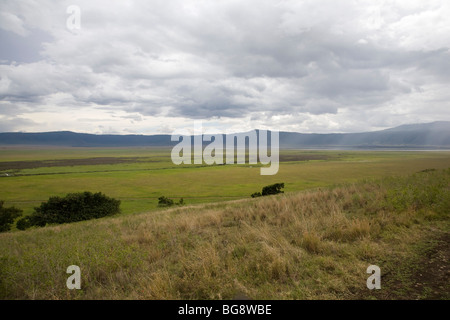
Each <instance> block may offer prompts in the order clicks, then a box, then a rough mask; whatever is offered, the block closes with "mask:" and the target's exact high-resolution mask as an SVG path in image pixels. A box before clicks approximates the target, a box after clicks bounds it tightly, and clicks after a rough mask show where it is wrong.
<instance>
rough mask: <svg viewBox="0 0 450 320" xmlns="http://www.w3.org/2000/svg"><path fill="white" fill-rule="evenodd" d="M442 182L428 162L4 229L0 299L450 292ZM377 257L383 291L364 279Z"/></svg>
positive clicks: (447, 203) (446, 196)
mask: <svg viewBox="0 0 450 320" xmlns="http://www.w3.org/2000/svg"><path fill="white" fill-rule="evenodd" d="M358 156H359V157H358V159H361V157H362V158H364V157H363V156H361V155H358ZM390 156H392V155H385V156H384V157H383V159H385V160H383V161H381V162H380V164H384V166H381V169H380V168H379V170H380V172H384V173H386V171H385V170H386V167H387V168H390V169H391V168H393V167H395V166H393V165H392V163H391V161H392V160H389V159H387V158H390ZM355 157H356V156H355ZM394 158H395V157H394ZM358 161H360V160H358ZM410 161H411V162H409V161H405V163H406V164H408V165H405V166H404V167H406V168H408V170H412V169H414V170H418V169H421V168H424V166H427V167H430V163H433V164H435V165H437V164H439V163H441V162H439V161H437V160H436V159H435V160H433V161H436V162H430V160H428V161H425V160H423V159H421V158H420V157H418V158H415V157H412V159H410ZM416 161H418V163H416ZM424 161H425V162H424ZM342 163H343V164H345V161H342ZM356 163H359V162H356ZM318 164H320V162H318V163H317V164H316V165H313V166H311V167H312V168H315V170H317V172H318V171H320V170H319V169H318V168H317V165H318ZM323 164H325V163H323ZM389 164H390V165H389ZM419 164H420V165H419ZM336 166H337V163H334V164H333V167H336ZM347 166H349V164H347ZM293 167H295V166H294V165H293ZM299 167H300V168H301V165H299ZM343 167H344V168H345V167H346V166H343ZM319 168H320V167H319ZM199 170H201V169H199ZM231 170H233V169H231ZM236 170H237V169H236ZM311 170H312V169H311ZM348 170H350V169H348ZM194 171H195V170H194ZM181 172H182V173H184V174H186V175H188V174H189V172H190V171H187V172H185V171H183V169H181ZM212 172H215V171H212ZM219 172H220V171H219ZM332 172H333V171H332V170H331V169H328V171H327V173H328V174H331V173H332ZM348 172H349V171H348ZM356 172H357V173H358V172H363V171H362V169H359V170H356ZM339 173H340V174H342V173H341V171H339ZM403 173H404V171H403ZM172 174H174V175H175V173H172ZM178 174H181V173H178ZM222 174H223V173H222ZM372 174H373V173H372ZM305 175H306V174H305ZM167 176H170V174H167ZM368 177H371V176H370V175H369V176H368ZM324 178H325V176H324ZM352 178H354V177H352ZM197 179H199V178H197ZM335 179H336V178H335ZM355 179H356V178H355ZM5 180H7V179H5ZM60 181H62V180H60ZM226 181H229V180H226ZM334 181H336V180H334ZM330 182H331V181H330ZM196 187H197V186H196V185H194V184H193V185H192V187H191V188H193V189H195V188H196ZM196 190H198V189H196ZM449 190H450V169H447V170H427V171H425V172H419V173H416V174H413V175H398V176H395V177H386V178H377V179H370V181H368V180H366V181H359V182H355V183H354V182H347V183H342V184H341V185H339V186H333V187H331V186H330V187H321V188H316V189H314V190H305V191H299V192H289V193H285V194H281V195H276V196H269V197H262V198H255V199H251V198H250V199H249V198H248V197H247V199H242V200H236V201H228V202H220V203H209V204H198V205H188V206H184V207H177V208H169V209H160V210H158V211H154V212H147V213H137V214H128V215H126V214H125V215H124V214H122V215H117V216H113V217H107V218H101V219H97V220H90V221H82V222H77V223H71V224H62V225H55V226H46V227H43V228H32V229H30V230H26V231H20V232H19V231H16V232H5V233H2V234H0V299H233V298H236V297H247V298H251V299H449V298H450V288H449V285H448V282H446V281H445V274H446V273H447V272H448V264H447V262H446V260H445V256H444V259H442V258H441V255H442V254H446V253H448V244H449V242H448V239H449V234H450V233H449V232H450V226H449V212H450V192H449ZM191 192H192V191H191ZM433 257H437V258H436V259H434V258H433ZM372 264H375V265H377V266H379V267H380V268H381V272H382V280H381V281H382V283H381V290H372V291H371V290H368V289H367V287H366V279H367V277H368V274H367V273H366V269H367V267H368V266H369V265H372ZM70 265H77V266H79V267H80V269H81V289H80V290H69V289H68V288H67V287H66V280H67V278H68V276H69V275H68V274H67V273H66V269H67V267H68V266H70ZM422 275H423V276H424V277H422ZM440 275H441V276H440Z"/></svg>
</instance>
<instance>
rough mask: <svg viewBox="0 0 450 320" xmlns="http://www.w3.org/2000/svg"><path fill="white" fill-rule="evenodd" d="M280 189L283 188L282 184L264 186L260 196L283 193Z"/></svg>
mask: <svg viewBox="0 0 450 320" xmlns="http://www.w3.org/2000/svg"><path fill="white" fill-rule="evenodd" d="M282 188H284V183H275V184H272V185H270V186H265V187H264V188H263V189H262V195H263V196H269V195H271V194H278V193H283V191H281V189H282Z"/></svg>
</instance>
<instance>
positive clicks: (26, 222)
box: [16, 217, 31, 230]
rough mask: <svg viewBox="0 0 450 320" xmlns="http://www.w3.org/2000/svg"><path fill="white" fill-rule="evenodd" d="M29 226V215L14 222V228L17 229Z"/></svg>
mask: <svg viewBox="0 0 450 320" xmlns="http://www.w3.org/2000/svg"><path fill="white" fill-rule="evenodd" d="M29 227H31V220H30V217H23V218H21V219H19V220H18V221H17V222H16V228H17V229H19V230H25V229H28V228H29Z"/></svg>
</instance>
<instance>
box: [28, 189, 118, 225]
mask: <svg viewBox="0 0 450 320" xmlns="http://www.w3.org/2000/svg"><path fill="white" fill-rule="evenodd" d="M119 207H120V200H116V199H113V198H109V197H107V196H105V195H104V194H102V193H101V192H98V193H92V192H80V193H69V194H68V195H66V196H65V197H63V198H62V197H51V198H49V199H48V201H47V202H43V203H42V204H41V205H40V206H39V207H36V208H34V212H33V214H32V215H31V216H29V221H28V222H29V225H30V226H40V227H43V226H45V225H46V224H47V223H67V222H76V221H82V220H89V219H97V218H101V217H105V216H110V215H113V214H116V213H119V212H120V208H119ZM26 226H27V221H23V222H21V227H26Z"/></svg>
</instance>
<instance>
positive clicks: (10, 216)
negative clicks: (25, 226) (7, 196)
mask: <svg viewBox="0 0 450 320" xmlns="http://www.w3.org/2000/svg"><path fill="white" fill-rule="evenodd" d="M4 203H5V202H4V201H0V232H5V231H9V230H11V225H12V224H13V223H14V220H15V219H16V218H18V217H20V216H21V215H22V210H21V209H18V208H15V207H9V208H5V207H3V204H4Z"/></svg>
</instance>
